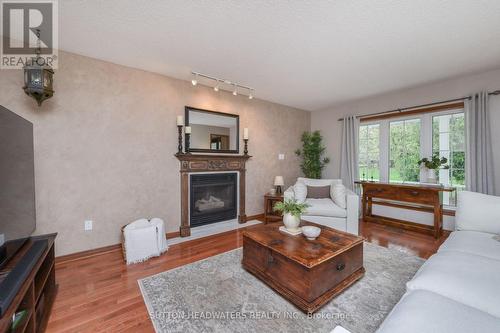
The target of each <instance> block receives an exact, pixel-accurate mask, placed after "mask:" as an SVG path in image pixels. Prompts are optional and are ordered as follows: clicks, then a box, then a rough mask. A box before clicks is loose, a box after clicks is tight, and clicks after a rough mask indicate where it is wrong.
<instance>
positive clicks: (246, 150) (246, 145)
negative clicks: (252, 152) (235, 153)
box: [243, 139, 248, 155]
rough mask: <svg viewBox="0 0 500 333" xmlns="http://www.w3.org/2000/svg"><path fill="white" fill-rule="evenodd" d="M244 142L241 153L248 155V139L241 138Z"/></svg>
mask: <svg viewBox="0 0 500 333" xmlns="http://www.w3.org/2000/svg"><path fill="white" fill-rule="evenodd" d="M243 142H245V148H244V149H243V154H245V155H248V139H243Z"/></svg>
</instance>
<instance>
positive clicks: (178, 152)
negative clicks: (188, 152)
mask: <svg viewBox="0 0 500 333" xmlns="http://www.w3.org/2000/svg"><path fill="white" fill-rule="evenodd" d="M177 130H178V131H179V138H178V140H179V145H178V146H177V154H183V152H182V125H177Z"/></svg>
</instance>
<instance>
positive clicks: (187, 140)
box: [184, 133, 191, 154]
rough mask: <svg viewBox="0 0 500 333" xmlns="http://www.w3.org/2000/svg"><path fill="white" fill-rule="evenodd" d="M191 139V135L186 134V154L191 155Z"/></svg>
mask: <svg viewBox="0 0 500 333" xmlns="http://www.w3.org/2000/svg"><path fill="white" fill-rule="evenodd" d="M190 137H191V133H186V142H184V145H185V146H186V147H185V151H186V154H191V153H190V152H189V141H190Z"/></svg>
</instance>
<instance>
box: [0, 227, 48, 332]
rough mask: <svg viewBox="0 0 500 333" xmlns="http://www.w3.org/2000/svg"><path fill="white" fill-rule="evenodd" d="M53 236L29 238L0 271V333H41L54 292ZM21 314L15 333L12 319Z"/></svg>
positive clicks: (45, 324)
mask: <svg viewBox="0 0 500 333" xmlns="http://www.w3.org/2000/svg"><path fill="white" fill-rule="evenodd" d="M55 238H56V234H50V235H43V236H35V237H31V238H30V239H29V240H28V241H27V242H26V243H25V244H24V245H23V247H22V248H21V249H20V250H19V252H18V253H16V255H15V256H14V257H13V258H12V259H11V260H10V261H9V262H8V263H7V265H6V266H5V267H3V268H2V269H1V270H0V292H1V294H0V312H1V315H0V333H11V332H15V333H21V332H30V333H31V332H43V331H44V330H45V327H46V326H47V322H48V319H49V314H50V310H51V308H52V304H53V302H54V299H55V295H56V292H57V285H56V280H55V265H54V264H55V253H54V241H55ZM21 312H22V313H24V315H23V316H22V319H21V320H20V321H19V323H18V325H17V326H16V329H15V330H12V329H11V327H12V317H13V315H14V314H16V313H21Z"/></svg>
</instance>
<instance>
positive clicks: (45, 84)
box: [23, 30, 54, 106]
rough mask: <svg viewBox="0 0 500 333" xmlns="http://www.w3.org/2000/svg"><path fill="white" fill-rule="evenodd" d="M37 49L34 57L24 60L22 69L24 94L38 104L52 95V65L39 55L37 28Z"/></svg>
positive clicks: (38, 31)
mask: <svg viewBox="0 0 500 333" xmlns="http://www.w3.org/2000/svg"><path fill="white" fill-rule="evenodd" d="M37 37H38V49H37V51H36V57H34V58H31V59H30V60H28V61H27V62H26V65H25V66H24V67H23V69H24V87H23V90H24V92H25V93H26V95H28V96H31V97H33V98H34V99H35V100H36V102H37V103H38V106H41V105H42V102H43V101H44V100H46V99H48V98H51V97H52V96H53V95H54V90H53V76H54V71H53V70H52V67H50V66H49V65H47V64H46V63H45V59H44V58H42V57H40V54H41V48H40V30H37Z"/></svg>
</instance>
